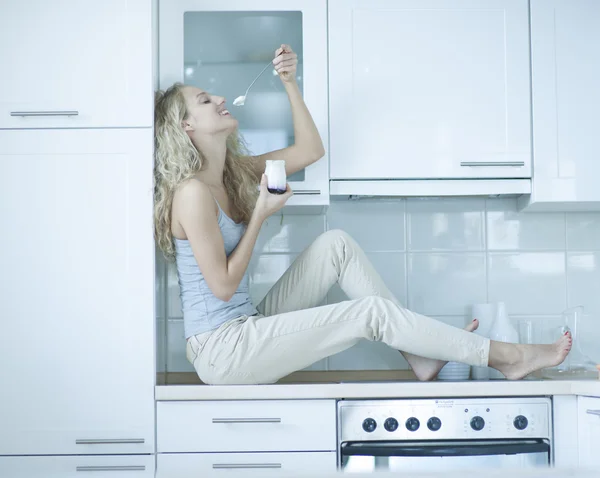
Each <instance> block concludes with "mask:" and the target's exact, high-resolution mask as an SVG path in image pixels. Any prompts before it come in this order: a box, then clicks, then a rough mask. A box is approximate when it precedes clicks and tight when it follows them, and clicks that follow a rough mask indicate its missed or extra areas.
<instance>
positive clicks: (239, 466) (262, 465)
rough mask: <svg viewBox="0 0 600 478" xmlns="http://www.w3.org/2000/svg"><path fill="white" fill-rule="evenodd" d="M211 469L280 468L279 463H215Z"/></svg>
mask: <svg viewBox="0 0 600 478" xmlns="http://www.w3.org/2000/svg"><path fill="white" fill-rule="evenodd" d="M212 467H213V470H231V469H235V470H243V469H253V470H256V469H260V468H281V463H215V464H213V466H212Z"/></svg>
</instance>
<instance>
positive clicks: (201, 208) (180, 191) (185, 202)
mask: <svg viewBox="0 0 600 478" xmlns="http://www.w3.org/2000/svg"><path fill="white" fill-rule="evenodd" d="M186 210H187V211H189V212H191V211H193V213H195V214H198V213H200V214H203V213H206V212H209V211H213V212H215V213H218V212H219V209H218V206H217V203H216V201H215V198H214V197H213V195H212V193H211V191H210V188H209V187H208V185H206V184H205V183H203V182H202V181H200V180H198V179H196V178H190V179H187V180H186V181H183V182H182V183H181V184H180V185H179V186H178V187H177V189H176V190H175V194H174V197H173V213H174V214H177V213H179V212H183V211H186Z"/></svg>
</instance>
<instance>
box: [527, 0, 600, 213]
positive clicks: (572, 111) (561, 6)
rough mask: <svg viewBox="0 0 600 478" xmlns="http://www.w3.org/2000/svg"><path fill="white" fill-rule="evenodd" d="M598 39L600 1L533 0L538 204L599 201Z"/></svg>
mask: <svg viewBox="0 0 600 478" xmlns="http://www.w3.org/2000/svg"><path fill="white" fill-rule="evenodd" d="M599 43H600V3H599V2H597V1H595V0H532V1H531V61H532V85H533V86H532V92H533V141H534V148H533V150H534V164H535V175H534V182H533V194H532V197H531V202H532V203H533V204H532V206H533V207H538V208H542V207H544V205H546V207H547V208H548V209H552V208H554V209H559V208H560V209H563V210H576V209H596V210H598V209H600V188H598V184H597V177H598V174H599V173H600V162H599V161H598V154H599V147H598V139H597V137H598V131H600V117H599V116H598V111H599V110H600V88H598V77H599V76H600V49H599V48H598V44H599Z"/></svg>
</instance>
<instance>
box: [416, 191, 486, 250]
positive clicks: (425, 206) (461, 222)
mask: <svg viewBox="0 0 600 478" xmlns="http://www.w3.org/2000/svg"><path fill="white" fill-rule="evenodd" d="M484 217H485V200H483V199H475V198H474V199H435V200H430V199H409V200H408V201H407V202H406V218H407V224H408V234H407V235H408V244H407V247H408V250H409V251H460V250H476V251H480V250H483V249H484V247H485V245H484V235H485V234H484Z"/></svg>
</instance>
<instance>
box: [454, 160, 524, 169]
mask: <svg viewBox="0 0 600 478" xmlns="http://www.w3.org/2000/svg"><path fill="white" fill-rule="evenodd" d="M460 165H461V166H463V167H468V168H479V167H489V168H497V167H499V166H500V167H505V168H522V167H523V166H525V161H461V162H460Z"/></svg>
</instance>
